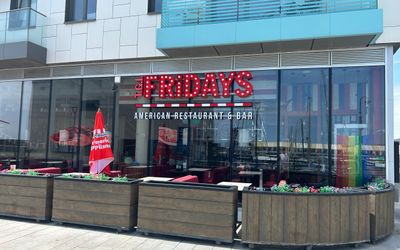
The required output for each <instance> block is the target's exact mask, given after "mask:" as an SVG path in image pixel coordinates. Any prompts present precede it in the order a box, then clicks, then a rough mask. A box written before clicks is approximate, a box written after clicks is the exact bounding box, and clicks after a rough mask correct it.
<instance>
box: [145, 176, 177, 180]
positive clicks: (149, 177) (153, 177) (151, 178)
mask: <svg viewBox="0 0 400 250" xmlns="http://www.w3.org/2000/svg"><path fill="white" fill-rule="evenodd" d="M173 179H174V178H170V177H156V176H146V177H143V178H140V179H139V180H142V181H170V180H173Z"/></svg>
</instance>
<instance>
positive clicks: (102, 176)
mask: <svg viewBox="0 0 400 250" xmlns="http://www.w3.org/2000/svg"><path fill="white" fill-rule="evenodd" d="M97 179H98V180H100V181H107V180H109V179H110V177H108V176H107V175H105V174H98V175H97Z"/></svg>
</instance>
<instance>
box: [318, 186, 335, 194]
mask: <svg viewBox="0 0 400 250" xmlns="http://www.w3.org/2000/svg"><path fill="white" fill-rule="evenodd" d="M319 192H320V193H335V192H336V188H335V187H331V186H324V187H321V188H320V189H319Z"/></svg>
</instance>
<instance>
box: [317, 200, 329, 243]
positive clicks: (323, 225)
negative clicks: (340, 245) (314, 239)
mask: <svg viewBox="0 0 400 250" xmlns="http://www.w3.org/2000/svg"><path fill="white" fill-rule="evenodd" d="M319 209H320V210H319V211H320V212H323V213H322V214H321V215H320V230H319V231H320V235H319V239H320V242H329V238H330V237H329V235H330V231H329V229H330V219H329V218H330V214H331V213H330V210H331V206H330V199H329V196H320V197H319Z"/></svg>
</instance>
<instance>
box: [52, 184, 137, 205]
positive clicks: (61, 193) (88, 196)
mask: <svg viewBox="0 0 400 250" xmlns="http://www.w3.org/2000/svg"><path fill="white" fill-rule="evenodd" d="M57 199H60V200H66V199H67V200H74V201H88V202H96V203H103V204H110V205H112V204H119V205H125V204H126V203H130V200H131V193H130V192H129V189H127V190H126V191H124V192H121V193H115V194H111V193H103V192H102V191H101V189H99V190H98V191H97V192H89V191H84V190H81V189H77V190H72V189H58V187H57V186H56V187H55V188H54V200H57Z"/></svg>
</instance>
